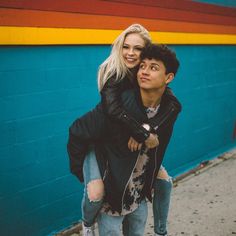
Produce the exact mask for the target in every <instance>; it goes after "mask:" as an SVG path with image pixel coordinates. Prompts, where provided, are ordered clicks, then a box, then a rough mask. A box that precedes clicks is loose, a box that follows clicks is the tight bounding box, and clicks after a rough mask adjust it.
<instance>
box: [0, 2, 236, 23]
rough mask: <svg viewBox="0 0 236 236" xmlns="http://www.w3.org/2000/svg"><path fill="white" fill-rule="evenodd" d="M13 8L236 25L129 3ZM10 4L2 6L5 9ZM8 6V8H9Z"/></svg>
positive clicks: (217, 17) (235, 20)
mask: <svg viewBox="0 0 236 236" xmlns="http://www.w3.org/2000/svg"><path fill="white" fill-rule="evenodd" d="M10 3H12V4H9V5H11V6H12V7H15V8H17V7H19V8H23V9H36V10H46V11H63V12H73V13H84V14H98V15H111V16H122V17H141V18H147V19H161V20H176V21H187V22H198V23H209V24H220V25H236V17H233V16H228V15H224V16H222V15H216V14H206V13H201V12H193V11H190V10H179V9H177V10H176V9H170V8H161V7H153V6H146V7H143V6H142V5H135V4H129V3H120V2H110V1H97V0H90V4H88V1H82V0H77V1H71V3H72V4H71V5H70V4H69V2H67V1H66V2H65V1H64V0H60V1H55V0H48V1H29V0H27V1H26V0H25V1H20V3H17V1H13V2H10ZM14 4H15V6H14ZM6 5H8V4H2V5H0V6H2V7H4V6H6ZM9 5H8V7H9Z"/></svg>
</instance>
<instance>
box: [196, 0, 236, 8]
mask: <svg viewBox="0 0 236 236" xmlns="http://www.w3.org/2000/svg"><path fill="white" fill-rule="evenodd" d="M194 2H202V3H209V4H213V5H219V6H224V7H236V1H235V0H194Z"/></svg>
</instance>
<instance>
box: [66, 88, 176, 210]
mask: <svg viewBox="0 0 236 236" xmlns="http://www.w3.org/2000/svg"><path fill="white" fill-rule="evenodd" d="M167 93H168V91H167V90H166V91H165V93H164V94H163V96H162V100H161V105H160V110H159V112H158V114H157V115H156V116H155V122H156V123H158V124H159V126H158V136H159V146H158V148H153V149H150V150H149V151H148V155H149V156H150V161H149V165H148V171H147V173H146V179H145V186H144V196H146V197H148V198H149V199H150V200H151V189H152V186H153V182H154V178H155V177H156V175H157V172H158V170H159V168H160V165H161V163H162V160H163V157H164V153H165V150H166V147H167V145H168V143H169V140H170V137H171V135H172V130H173V126H174V123H175V120H176V118H177V115H178V113H179V110H180V109H176V104H175V103H178V106H179V107H180V104H179V102H178V101H177V100H176V98H175V101H174V102H173V100H172V96H169V95H167ZM122 103H123V104H124V108H125V109H126V110H128V111H129V113H130V114H131V115H132V116H133V117H135V119H136V120H139V121H140V122H141V123H147V122H148V118H147V116H146V112H145V108H144V107H143V105H142V102H141V98H140V93H139V90H127V91H125V92H124V93H123V94H122ZM151 122H152V121H151ZM129 138H130V131H129V130H128V129H127V127H126V125H124V124H122V123H119V122H114V121H113V120H112V119H110V118H109V117H108V116H107V115H105V114H104V111H103V108H102V105H101V104H99V105H98V106H97V107H96V108H95V109H93V110H92V111H90V112H88V113H86V114H85V115H84V116H82V117H80V118H79V119H77V120H76V121H75V122H74V123H73V124H72V125H71V127H70V131H69V140H68V153H69V158H70V167H71V172H72V173H73V174H75V175H76V176H77V177H78V178H79V179H80V181H83V174H82V169H83V161H84V159H85V155H86V153H87V151H88V148H89V145H90V144H91V143H92V144H94V148H95V153H96V158H97V161H98V165H99V169H100V171H101V175H102V176H103V179H104V184H105V197H106V201H108V202H109V203H110V205H111V206H112V208H113V209H114V210H116V211H118V212H119V211H121V206H122V196H123V193H124V191H125V188H126V185H127V182H128V180H129V178H130V176H131V174H132V171H133V168H134V166H135V163H136V161H137V158H138V155H139V151H136V152H131V151H130V150H129V149H128V147H127V143H128V140H129Z"/></svg>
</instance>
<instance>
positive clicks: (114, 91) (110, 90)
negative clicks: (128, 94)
mask: <svg viewBox="0 0 236 236" xmlns="http://www.w3.org/2000/svg"><path fill="white" fill-rule="evenodd" d="M124 90H125V86H124V84H122V81H121V82H117V81H116V80H115V77H111V78H110V79H109V80H108V81H107V82H106V84H105V85H104V87H103V89H102V91H101V96H102V105H103V109H104V111H105V113H106V114H107V115H109V116H110V117H111V118H112V119H115V120H116V121H120V122H122V123H123V124H124V125H125V126H126V127H127V128H128V129H129V130H130V131H131V136H132V137H133V138H134V139H135V140H136V141H138V142H140V143H142V142H144V141H145V140H146V139H147V138H148V137H149V135H150V132H149V131H147V130H146V129H145V128H144V127H143V126H142V123H140V122H139V121H137V120H136V119H135V118H134V117H133V116H132V115H131V114H130V113H129V112H127V111H126V110H125V108H124V106H123V104H122V100H121V93H122V92H123V91H124Z"/></svg>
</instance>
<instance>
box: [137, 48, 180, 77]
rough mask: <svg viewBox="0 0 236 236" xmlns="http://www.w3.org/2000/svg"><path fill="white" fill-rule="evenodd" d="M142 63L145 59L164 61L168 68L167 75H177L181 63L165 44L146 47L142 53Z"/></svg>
mask: <svg viewBox="0 0 236 236" xmlns="http://www.w3.org/2000/svg"><path fill="white" fill-rule="evenodd" d="M140 57H141V61H142V60H144V59H150V60H151V59H155V60H157V61H162V63H163V64H164V65H165V67H166V74H168V73H174V74H176V73H177V70H178V68H179V61H178V59H177V58H176V54H175V52H174V51H172V50H171V49H170V48H168V47H167V46H166V45H165V44H150V45H148V46H147V47H145V48H144V49H143V51H142V53H141V56H140Z"/></svg>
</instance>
